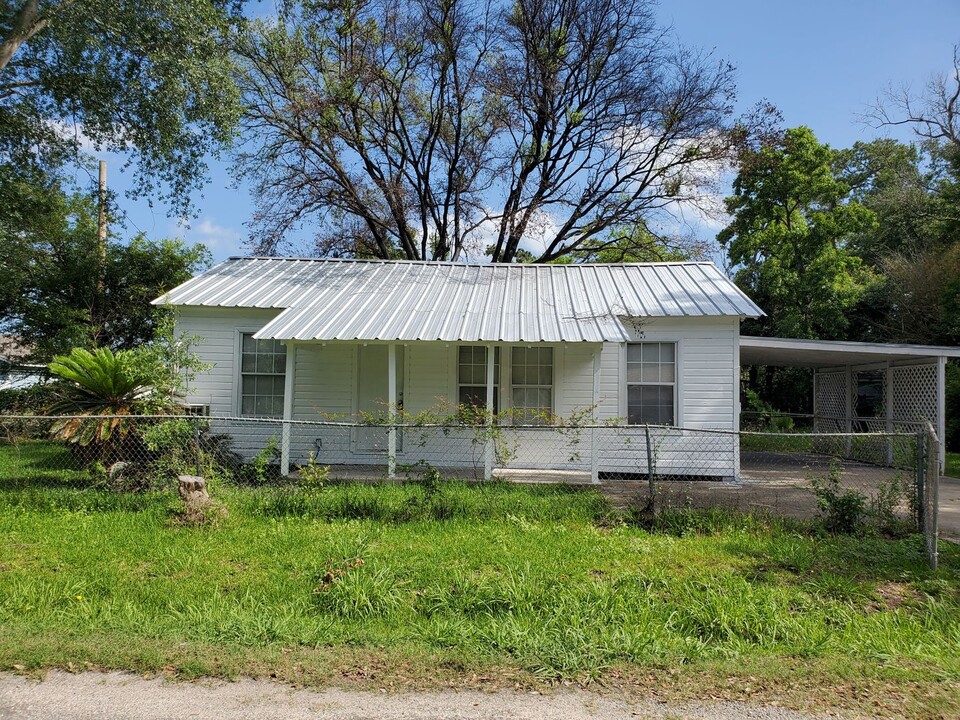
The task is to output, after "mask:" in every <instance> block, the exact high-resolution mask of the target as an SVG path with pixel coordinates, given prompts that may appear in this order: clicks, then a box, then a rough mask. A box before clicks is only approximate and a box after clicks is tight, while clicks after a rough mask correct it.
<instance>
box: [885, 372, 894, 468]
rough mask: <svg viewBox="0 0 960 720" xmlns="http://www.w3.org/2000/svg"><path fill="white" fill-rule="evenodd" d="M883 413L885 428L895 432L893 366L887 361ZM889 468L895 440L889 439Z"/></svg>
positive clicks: (891, 463) (891, 462)
mask: <svg viewBox="0 0 960 720" xmlns="http://www.w3.org/2000/svg"><path fill="white" fill-rule="evenodd" d="M883 413H884V416H885V418H886V423H885V424H884V428H885V429H886V431H887V432H888V433H892V432H893V366H892V365H891V364H890V361H889V360H887V367H886V369H885V370H884V376H883ZM887 467H893V438H892V437H891V438H887Z"/></svg>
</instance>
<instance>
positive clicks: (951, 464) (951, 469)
mask: <svg viewBox="0 0 960 720" xmlns="http://www.w3.org/2000/svg"><path fill="white" fill-rule="evenodd" d="M946 459H947V469H946V472H945V473H944V474H945V475H947V477H954V478H960V452H948V453H947V458H946Z"/></svg>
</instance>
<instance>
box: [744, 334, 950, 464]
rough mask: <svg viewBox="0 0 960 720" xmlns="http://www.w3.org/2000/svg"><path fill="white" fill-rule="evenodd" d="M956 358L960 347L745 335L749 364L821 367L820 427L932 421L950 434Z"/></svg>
mask: <svg viewBox="0 0 960 720" xmlns="http://www.w3.org/2000/svg"><path fill="white" fill-rule="evenodd" d="M951 358H960V348H957V347H945V346H933V345H903V344H888V343H861V342H845V341H832V340H794V339H789V338H767V337H753V336H742V337H741V338H740V364H741V366H748V365H762V366H773V367H803V368H812V369H813V430H814V431H815V432H820V433H870V432H880V433H882V432H886V433H915V432H917V431H918V430H920V429H922V428H923V427H924V426H925V425H926V424H927V423H930V424H931V425H932V426H933V428H934V430H935V431H936V433H937V437H938V438H941V439H942V438H943V437H944V434H945V429H946V402H945V389H946V387H945V386H946V380H945V374H946V373H945V371H946V364H947V361H948V359H951ZM939 446H940V467H941V469H942V468H943V465H944V458H945V455H944V452H945V451H944V444H943V443H942V442H941V443H939ZM891 462H892V459H890V458H887V462H886V464H891Z"/></svg>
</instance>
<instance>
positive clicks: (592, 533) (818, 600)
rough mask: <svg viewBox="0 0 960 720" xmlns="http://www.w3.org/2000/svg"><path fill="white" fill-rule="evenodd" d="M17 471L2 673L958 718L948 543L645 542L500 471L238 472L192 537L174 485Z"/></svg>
mask: <svg viewBox="0 0 960 720" xmlns="http://www.w3.org/2000/svg"><path fill="white" fill-rule="evenodd" d="M7 452H9V449H7ZM31 452H32V451H31ZM42 452H53V451H48V450H43V451H42ZM52 460H55V458H53V459H52ZM5 461H9V457H7V458H6V460H5V456H4V455H3V453H2V452H0V538H2V542H0V668H3V669H11V668H15V669H17V670H21V671H25V672H26V671H32V670H35V669H42V668H46V667H53V666H60V667H67V668H84V667H87V666H91V667H103V668H124V669H131V670H135V671H139V672H172V673H176V674H178V675H181V676H185V677H195V676H201V675H224V676H228V677H230V676H238V675H258V676H274V677H277V678H279V679H281V680H286V681H290V682H295V683H304V684H316V685H323V684H330V683H332V684H341V685H342V684H352V683H360V684H361V685H369V686H372V687H408V686H430V687H437V686H447V685H473V686H476V685H480V686H496V685H509V686H513V685H514V684H516V683H519V684H521V685H523V686H525V685H529V684H533V685H536V684H537V683H542V682H559V681H567V680H571V681H580V682H586V681H594V682H597V683H598V684H600V685H602V686H603V687H607V688H609V687H611V686H615V687H617V688H623V689H624V690H625V691H628V692H638V693H644V694H648V693H655V694H657V695H658V696H661V697H670V696H678V697H689V696H696V697H701V698H702V697H710V696H715V697H733V698H737V699H750V698H754V699H760V700H773V699H776V700H779V701H780V702H785V703H787V704H791V705H795V706H807V707H809V706H817V705H821V704H826V705H832V706H838V707H851V708H856V709H861V710H867V711H869V712H871V713H880V712H885V713H888V714H890V715H901V716H906V717H953V716H956V715H958V714H960V547H958V546H956V545H953V544H949V543H944V544H943V548H942V554H941V570H940V571H939V572H938V573H936V574H934V573H931V572H930V571H929V570H928V569H927V568H926V565H925V562H924V556H923V552H922V541H921V539H920V538H918V537H912V538H907V539H902V540H886V539H881V538H849V537H832V536H824V535H821V534H818V533H816V532H815V531H814V530H813V529H812V528H811V527H810V526H802V525H797V524H790V523H784V522H780V521H776V520H763V519H757V518H753V517H747V516H736V515H731V514H724V513H701V514H690V515H670V516H665V517H662V518H661V519H660V521H659V526H658V527H657V528H656V529H655V531H654V532H647V531H645V530H643V529H640V528H637V527H634V526H632V525H631V524H629V523H626V522H624V521H623V520H622V519H620V518H619V517H618V516H617V515H616V514H614V513H613V512H612V511H611V509H610V507H609V506H608V504H607V502H606V500H605V499H604V498H603V497H601V496H600V495H599V494H598V493H596V492H593V491H575V490H572V489H567V488H563V487H560V488H557V487H552V486H510V485H505V484H496V483H493V484H480V485H472V486H468V485H463V484H446V483H444V484H440V485H437V486H424V485H416V484H407V485H390V486H369V485H333V486H329V487H326V488H323V489H321V490H317V491H313V492H309V493H294V492H291V491H285V490H277V489H270V488H260V489H250V488H246V489H243V488H236V487H227V486H225V487H220V488H217V489H216V490H215V491H214V493H215V497H216V498H217V499H219V500H220V501H221V502H222V503H223V504H224V505H225V506H226V508H227V510H228V514H227V515H226V517H224V518H223V519H222V520H221V521H220V522H219V523H217V524H216V525H213V526H207V527H199V528H196V527H184V526H180V525H178V524H177V523H176V522H175V521H174V516H173V510H174V509H175V507H176V504H177V502H176V501H175V500H174V498H173V497H172V496H170V495H164V494H144V495H117V494H111V493H108V492H104V491H99V490H91V489H83V488H82V487H80V486H79V485H80V484H81V482H82V477H81V476H78V475H63V474H57V473H56V472H53V471H48V470H47V469H46V468H47V467H48V466H55V465H56V464H57V463H56V462H54V461H51V459H50V458H46V457H45V456H43V455H42V453H37V459H36V462H35V463H33V464H31V463H26V465H25V464H24V462H23V460H22V459H21V460H19V461H18V463H17V467H18V468H20V470H18V472H19V473H20V474H19V475H17V476H12V475H10V474H9V473H8V474H7V475H6V476H4V474H3V473H4V468H7V469H9V468H10V467H12V466H13V465H12V463H10V462H7V464H6V465H5V464H4V463H5ZM24 467H27V468H28V469H27V470H24Z"/></svg>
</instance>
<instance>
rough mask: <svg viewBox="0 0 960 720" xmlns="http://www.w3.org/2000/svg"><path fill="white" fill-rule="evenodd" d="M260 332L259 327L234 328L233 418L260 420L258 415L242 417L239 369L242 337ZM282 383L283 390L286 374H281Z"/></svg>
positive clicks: (241, 362)
mask: <svg viewBox="0 0 960 720" xmlns="http://www.w3.org/2000/svg"><path fill="white" fill-rule="evenodd" d="M260 330H261V328H259V327H237V328H234V334H235V337H234V343H233V387H234V393H233V416H234V417H238V418H239V417H249V418H253V419H256V418H262V416H259V415H243V414H242V413H241V409H242V406H243V375H244V373H243V372H241V367H242V364H243V336H244V335H252V334H254V333H257V332H259V331H260ZM284 348H285V350H286V351H287V352H290V348H289V347H287V346H286V345H284ZM275 377H281V376H280V375H275ZM282 377H283V382H284V388H286V382H287V376H286V372H284V373H283V375H282ZM282 418H283V414H282V413H281V415H280V417H279V418H276V419H282ZM262 419H274V418H272V416H271V418H262Z"/></svg>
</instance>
